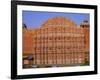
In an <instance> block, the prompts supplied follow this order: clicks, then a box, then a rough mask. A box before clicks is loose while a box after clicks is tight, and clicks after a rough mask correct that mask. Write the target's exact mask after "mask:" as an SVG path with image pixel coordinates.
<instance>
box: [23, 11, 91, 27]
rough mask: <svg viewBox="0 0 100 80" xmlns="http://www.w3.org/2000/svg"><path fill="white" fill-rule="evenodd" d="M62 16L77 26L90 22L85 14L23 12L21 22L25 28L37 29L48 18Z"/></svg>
mask: <svg viewBox="0 0 100 80" xmlns="http://www.w3.org/2000/svg"><path fill="white" fill-rule="evenodd" d="M57 16H62V17H66V18H69V19H70V20H72V21H74V22H75V23H76V24H77V25H80V23H81V22H82V21H84V20H88V21H89V22H90V20H89V19H90V18H89V14H86V13H67V12H65V13H64V12H43V11H23V12H22V22H23V23H24V24H26V26H27V28H39V27H40V26H41V25H42V24H43V23H44V22H45V21H47V20H48V19H49V18H53V17H57Z"/></svg>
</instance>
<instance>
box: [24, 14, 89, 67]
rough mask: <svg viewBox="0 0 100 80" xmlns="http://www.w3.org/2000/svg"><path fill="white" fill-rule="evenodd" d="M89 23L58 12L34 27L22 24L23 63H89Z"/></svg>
mask: <svg viewBox="0 0 100 80" xmlns="http://www.w3.org/2000/svg"><path fill="white" fill-rule="evenodd" d="M89 27H90V26H89V23H88V21H86V20H84V21H83V22H82V23H81V24H80V26H77V24H75V23H74V22H73V21H71V20H70V19H67V18H65V17H62V16H58V17H54V18H50V19H48V20H47V21H46V22H45V23H43V24H42V25H41V27H40V28H37V29H28V28H27V29H26V28H23V67H24V68H32V67H53V66H58V67H60V66H80V65H89Z"/></svg>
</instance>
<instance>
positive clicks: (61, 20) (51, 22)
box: [42, 16, 77, 27]
mask: <svg viewBox="0 0 100 80" xmlns="http://www.w3.org/2000/svg"><path fill="white" fill-rule="evenodd" d="M49 26H52V27H53V26H65V27H67V26H71V27H74V26H77V25H76V24H75V23H74V22H73V21H71V20H70V19H68V18H66V17H62V16H59V17H53V18H50V19H48V20H47V21H46V22H44V24H43V25H42V27H49Z"/></svg>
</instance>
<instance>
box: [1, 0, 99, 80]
mask: <svg viewBox="0 0 100 80" xmlns="http://www.w3.org/2000/svg"><path fill="white" fill-rule="evenodd" d="M35 1H48V0H35ZM49 2H61V3H64V2H66V3H72V2H73V3H77V4H79V3H82V4H83V3H84V4H99V3H100V2H99V0H49ZM98 14H100V5H99V11H98ZM10 18H11V16H10V0H0V80H10V65H11V63H10V59H11V57H10V54H11V53H10V44H11V42H10V41H11V39H10V38H11V36H10V35H11V34H10V32H11V25H10V23H11V22H10V21H11V20H10ZM98 18H99V19H98V21H99V20H100V15H99V16H98ZM98 26H100V23H98ZM99 30H100V27H98V34H100V31H99ZM98 41H100V36H99V37H98ZM99 44H100V42H98V56H100V54H99V53H100V50H99V48H100V45H99ZM98 61H100V58H99V57H98ZM98 67H100V62H98ZM98 71H99V74H98V75H84V76H67V77H55V78H41V79H30V80H100V69H99V70H98ZM26 80H29V79H26Z"/></svg>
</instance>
